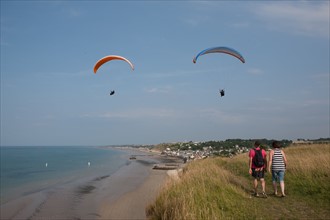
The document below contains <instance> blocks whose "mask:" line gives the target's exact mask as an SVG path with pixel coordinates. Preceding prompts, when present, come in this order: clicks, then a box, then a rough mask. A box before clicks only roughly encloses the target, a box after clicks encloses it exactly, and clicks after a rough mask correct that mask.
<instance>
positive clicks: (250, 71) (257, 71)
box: [247, 68, 264, 75]
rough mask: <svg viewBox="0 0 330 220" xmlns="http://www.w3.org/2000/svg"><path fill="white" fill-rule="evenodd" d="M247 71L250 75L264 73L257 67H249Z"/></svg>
mask: <svg viewBox="0 0 330 220" xmlns="http://www.w3.org/2000/svg"><path fill="white" fill-rule="evenodd" d="M247 72H248V73H249V74H251V75H262V74H264V71H262V70H261V69H258V68H251V69H249V70H248V71H247Z"/></svg>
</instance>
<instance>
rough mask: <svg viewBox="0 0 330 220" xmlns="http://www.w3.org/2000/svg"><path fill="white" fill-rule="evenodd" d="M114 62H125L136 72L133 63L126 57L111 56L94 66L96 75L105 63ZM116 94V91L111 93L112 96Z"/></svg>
mask: <svg viewBox="0 0 330 220" xmlns="http://www.w3.org/2000/svg"><path fill="white" fill-rule="evenodd" d="M112 60H122V61H125V62H126V63H128V64H129V65H130V66H131V69H132V70H134V65H133V64H132V63H131V61H129V60H128V59H126V58H125V57H122V56H118V55H109V56H105V57H103V58H101V59H100V60H98V61H97V62H96V64H95V65H94V73H95V74H96V72H97V70H98V69H99V68H100V67H101V66H102V65H103V64H105V63H107V62H109V61H112ZM114 94H115V90H112V91H110V96H112V95H114Z"/></svg>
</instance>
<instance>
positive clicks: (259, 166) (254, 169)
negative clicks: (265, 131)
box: [249, 141, 267, 198]
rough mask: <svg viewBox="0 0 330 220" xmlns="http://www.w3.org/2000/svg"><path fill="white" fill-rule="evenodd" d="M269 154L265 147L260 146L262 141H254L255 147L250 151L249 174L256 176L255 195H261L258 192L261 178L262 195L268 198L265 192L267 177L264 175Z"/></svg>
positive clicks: (254, 181)
mask: <svg viewBox="0 0 330 220" xmlns="http://www.w3.org/2000/svg"><path fill="white" fill-rule="evenodd" d="M266 169H267V154H266V151H265V150H264V149H261V148H260V142H259V141H256V142H255V143H254V148H252V149H251V150H250V152H249V174H250V175H252V176H253V177H254V180H253V186H254V195H255V196H259V194H258V180H260V183H261V188H262V196H263V197H265V198H267V194H266V192H265V187H266V186H265V185H266V183H265V179H264V175H265V172H266V171H267V170H266Z"/></svg>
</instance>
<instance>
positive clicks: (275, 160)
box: [268, 141, 287, 197]
mask: <svg viewBox="0 0 330 220" xmlns="http://www.w3.org/2000/svg"><path fill="white" fill-rule="evenodd" d="M272 146H273V149H272V150H271V151H270V153H269V165H268V172H270V167H272V169H271V171H272V181H273V187H274V195H275V196H277V183H276V182H280V187H281V192H282V197H285V192H284V174H285V169H286V165H287V160H286V156H285V153H284V152H283V150H281V145H280V143H279V142H278V141H273V143H272Z"/></svg>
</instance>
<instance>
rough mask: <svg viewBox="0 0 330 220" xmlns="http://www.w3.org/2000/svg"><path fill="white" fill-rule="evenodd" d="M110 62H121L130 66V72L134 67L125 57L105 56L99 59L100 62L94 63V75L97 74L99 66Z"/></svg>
mask: <svg viewBox="0 0 330 220" xmlns="http://www.w3.org/2000/svg"><path fill="white" fill-rule="evenodd" d="M111 60H123V61H125V62H127V63H128V64H129V65H130V66H131V68H132V70H134V65H133V64H132V63H131V61H129V60H128V59H126V58H125V57H122V56H118V55H109V56H105V57H103V58H101V59H100V60H98V61H97V62H96V64H95V65H94V73H96V72H97V70H98V69H99V68H100V66H102V65H103V64H104V63H106V62H109V61H111Z"/></svg>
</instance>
